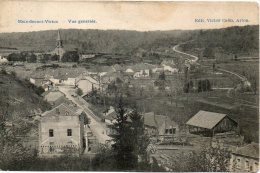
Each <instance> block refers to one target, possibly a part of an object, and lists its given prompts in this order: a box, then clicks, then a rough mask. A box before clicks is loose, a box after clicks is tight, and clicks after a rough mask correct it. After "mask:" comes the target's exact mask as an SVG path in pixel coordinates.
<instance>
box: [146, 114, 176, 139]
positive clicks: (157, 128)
mask: <svg viewBox="0 0 260 173" xmlns="http://www.w3.org/2000/svg"><path fill="white" fill-rule="evenodd" d="M143 118H144V126H145V130H146V132H147V134H148V135H149V136H155V137H158V139H160V140H165V139H166V138H169V137H170V138H171V137H173V136H176V135H177V134H178V132H179V126H178V124H177V123H176V122H174V121H173V120H171V119H170V118H169V117H168V116H165V115H156V114H155V113H154V112H148V113H145V114H144V115H143Z"/></svg>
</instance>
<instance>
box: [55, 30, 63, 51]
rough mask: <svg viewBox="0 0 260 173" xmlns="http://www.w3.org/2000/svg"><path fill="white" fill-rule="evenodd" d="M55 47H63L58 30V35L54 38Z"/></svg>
mask: <svg viewBox="0 0 260 173" xmlns="http://www.w3.org/2000/svg"><path fill="white" fill-rule="evenodd" d="M56 47H57V48H63V45H62V40H61V37H60V30H58V37H57V40H56Z"/></svg>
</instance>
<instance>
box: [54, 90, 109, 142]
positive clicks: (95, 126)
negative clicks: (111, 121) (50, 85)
mask: <svg viewBox="0 0 260 173" xmlns="http://www.w3.org/2000/svg"><path fill="white" fill-rule="evenodd" d="M58 88H59V90H60V91H61V92H63V93H64V94H65V95H66V97H67V98H68V99H69V100H71V101H72V102H73V103H75V104H76V105H77V106H78V107H79V108H81V109H82V110H83V111H84V112H85V113H86V114H87V116H88V117H89V119H90V124H89V127H90V130H91V131H92V132H93V135H94V136H96V137H97V140H98V142H99V143H102V144H105V143H106V142H107V141H110V140H111V139H112V138H111V137H109V136H108V135H106V125H105V123H103V122H101V121H100V118H99V117H97V116H96V115H95V114H94V113H93V112H92V111H91V110H90V109H89V108H88V106H89V104H88V103H87V102H86V101H85V100H84V99H83V98H82V97H80V96H78V97H73V96H71V95H72V94H73V93H74V89H73V88H69V87H66V86H59V87H58Z"/></svg>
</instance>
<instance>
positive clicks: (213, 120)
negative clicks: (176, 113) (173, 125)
mask: <svg viewBox="0 0 260 173" xmlns="http://www.w3.org/2000/svg"><path fill="white" fill-rule="evenodd" d="M226 116H227V115H226V114H221V113H216V112H208V111H203V110H201V111H199V112H198V113H197V114H196V115H194V116H193V117H192V118H191V119H189V121H188V122H187V123H186V124H187V125H191V126H196V127H201V128H206V129H212V128H213V127H215V126H216V125H217V124H218V123H219V122H220V121H221V120H222V119H223V118H224V117H226Z"/></svg>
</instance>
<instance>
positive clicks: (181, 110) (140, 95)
mask: <svg viewBox="0 0 260 173" xmlns="http://www.w3.org/2000/svg"><path fill="white" fill-rule="evenodd" d="M57 35H58V36H57V39H56V47H55V48H54V50H53V51H52V52H50V53H49V54H51V56H52V57H54V56H56V57H54V58H56V60H55V61H50V60H49V61H46V62H44V63H42V62H41V61H42V59H43V58H44V57H45V55H44V54H43V53H35V55H36V57H34V59H35V61H36V62H34V63H30V62H29V61H26V62H20V61H9V60H8V55H10V54H11V53H10V50H7V51H6V53H3V54H2V55H1V59H0V62H1V67H2V68H4V69H5V70H6V71H7V73H9V74H11V73H14V72H15V75H16V76H17V77H19V78H21V79H24V80H27V81H29V82H30V83H31V84H33V85H34V86H36V87H40V88H42V89H43V92H42V94H41V97H42V98H43V100H45V101H46V102H48V104H49V105H50V109H49V110H47V111H42V110H41V109H35V111H33V112H32V114H30V115H28V116H27V117H26V120H27V121H30V122H37V127H34V128H33V129H31V131H30V133H28V134H26V135H25V136H24V138H23V139H22V141H23V145H24V146H25V147H27V148H30V149H32V150H37V153H38V157H42V158H52V157H59V156H61V155H64V152H65V151H66V150H67V149H69V150H70V151H72V153H73V155H75V156H82V155H83V156H86V157H87V156H94V155H95V154H96V153H97V152H98V150H99V146H100V144H102V145H108V146H110V145H111V144H113V138H114V136H115V135H117V134H116V132H115V131H114V129H113V124H114V123H115V122H116V119H117V111H116V107H115V104H114V100H115V99H117V98H118V96H119V95H120V96H121V97H122V98H123V100H125V102H127V103H128V105H134V104H136V105H138V106H137V109H138V111H139V112H140V114H141V115H142V121H143V126H144V128H145V133H146V134H147V135H148V136H149V145H148V147H147V149H146V151H147V153H148V157H149V160H150V162H153V161H154V160H156V162H157V163H158V165H159V166H160V167H163V168H164V169H165V170H166V171H175V169H176V166H175V165H174V164H173V163H175V162H176V161H178V160H179V159H180V158H182V155H188V154H189V153H191V152H199V151H201V150H203V148H204V147H207V146H218V147H219V148H221V149H226V150H228V151H229V152H231V157H230V158H229V159H228V162H229V163H228V168H227V170H228V171H232V172H244V171H248V172H257V171H258V169H259V155H258V153H259V144H258V143H256V142H255V141H254V140H251V141H250V142H247V141H246V140H245V138H246V137H245V136H244V134H241V131H242V130H241V124H240V123H241V121H243V120H240V119H238V118H237V116H236V115H235V116H234V112H232V111H233V110H235V109H238V108H239V104H241V105H243V106H248V107H250V108H252V109H255V108H256V107H257V106H255V105H251V103H246V102H242V101H240V102H239V101H238V100H236V102H233V101H231V102H229V103H228V101H227V100H225V101H226V102H227V103H224V102H225V101H223V102H221V103H220V102H216V101H215V100H216V96H215V95H214V92H219V93H221V94H222V95H224V96H226V95H228V96H230V97H231V94H230V93H232V92H233V91H234V90H235V89H239V88H240V89H241V88H243V89H245V90H246V89H247V88H249V87H250V86H251V84H250V82H249V81H248V80H247V79H246V78H245V77H243V76H238V77H236V76H235V77H234V76H233V74H231V73H233V72H232V71H224V70H223V69H221V68H219V67H216V66H215V64H214V63H212V64H213V65H211V64H210V65H208V64H206V65H204V64H203V63H201V62H200V61H199V58H200V57H197V56H194V55H192V54H190V53H185V52H183V51H182V50H180V49H179V45H172V47H171V48H167V49H166V50H163V51H161V52H157V53H158V54H160V53H161V54H172V55H174V56H176V57H178V59H176V58H168V59H164V60H163V61H162V62H161V63H160V64H152V63H148V62H139V63H133V64H114V65H111V66H94V67H93V68H89V69H87V68H85V67H83V66H81V65H80V63H77V62H62V59H61V58H62V57H64V54H65V52H66V51H65V49H64V45H63V40H62V33H61V32H60V30H58V34H57ZM11 51H12V53H16V52H17V50H11ZM157 51H158V50H157ZM9 57H10V56H9ZM28 57H30V58H31V57H32V56H30V55H28ZM68 57H73V55H72V54H71V55H69V56H68ZM30 58H29V59H30ZM95 58H96V55H95V54H80V55H79V61H80V62H83V61H84V62H88V61H90V60H93V59H95ZM201 69H203V70H204V71H203V73H202V72H201V71H200V70H201ZM200 74H207V75H208V76H206V77H204V78H203V77H196V75H200ZM235 75H236V74H235ZM230 76H233V77H234V78H235V79H234V80H233V79H232V80H233V81H232V82H231V81H230V80H229V78H230ZM223 81H227V82H223ZM183 84H184V86H185V87H184V89H183ZM234 88H235V89H234ZM197 91H198V92H197ZM212 93H213V94H212ZM208 98H210V99H211V100H212V101H210V100H209V99H208ZM214 99H215V100H214ZM238 103H239V104H238ZM197 104H198V105H200V106H197ZM205 105H206V106H205ZM212 105H214V106H216V108H213V106H212ZM217 106H219V107H221V109H218V108H217ZM219 110H220V111H219ZM223 110H228V111H223ZM132 111H133V108H131V107H128V108H127V111H126V114H130V113H131V112H132ZM224 112H225V113H224ZM228 112H230V114H229V113H228ZM127 121H131V119H127ZM9 126H12V123H11V122H10V124H9Z"/></svg>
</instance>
